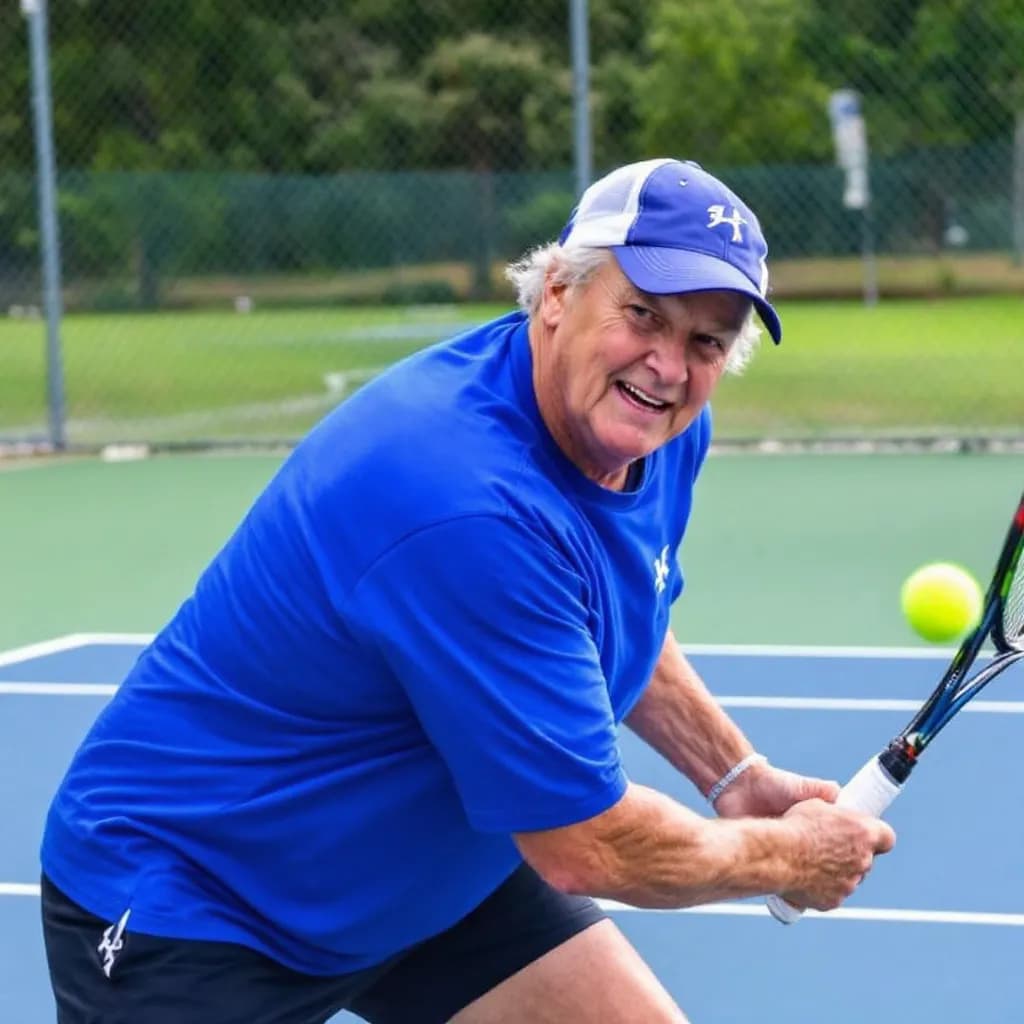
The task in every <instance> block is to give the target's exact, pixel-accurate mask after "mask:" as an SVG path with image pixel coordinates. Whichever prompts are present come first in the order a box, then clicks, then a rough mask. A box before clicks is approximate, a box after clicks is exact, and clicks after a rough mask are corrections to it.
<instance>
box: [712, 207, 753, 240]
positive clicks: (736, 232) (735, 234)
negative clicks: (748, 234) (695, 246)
mask: <svg viewBox="0 0 1024 1024" xmlns="http://www.w3.org/2000/svg"><path fill="white" fill-rule="evenodd" d="M708 213H709V214H710V215H711V220H709V221H708V224H707V226H708V227H709V228H716V227H718V225H719V224H731V225H732V240H733V241H734V242H742V241H743V235H742V233H741V232H740V225H741V224H746V223H747V222H746V221H745V220H744V219H743V218H742V217H741V216H740V212H739V210H737V209H736V207H735V206H734V207H733V208H732V216H731V217H726V215H725V207H724V206H709V207H708Z"/></svg>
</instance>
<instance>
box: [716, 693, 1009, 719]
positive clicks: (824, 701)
mask: <svg viewBox="0 0 1024 1024" xmlns="http://www.w3.org/2000/svg"><path fill="white" fill-rule="evenodd" d="M717 700H718V703H719V704H721V705H722V707H726V708H762V709H772V710H785V711H790V710H792V711H917V710H918V708H920V707H921V701H919V700H893V699H878V700H875V699H872V698H868V697H728V696H726V697H718V698H717ZM960 710H961V711H974V712H982V713H988V714H990V715H993V714H996V715H1021V714H1024V701H1021V700H975V701H971V702H970V703H968V704H965V705H964V706H963V707H962V708H961V709H960Z"/></svg>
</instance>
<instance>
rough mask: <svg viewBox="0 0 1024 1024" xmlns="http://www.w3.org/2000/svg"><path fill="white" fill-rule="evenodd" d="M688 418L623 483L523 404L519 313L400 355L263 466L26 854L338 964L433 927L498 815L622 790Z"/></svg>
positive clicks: (313, 966) (89, 905)
mask: <svg viewBox="0 0 1024 1024" xmlns="http://www.w3.org/2000/svg"><path fill="white" fill-rule="evenodd" d="M709 439H710V419H709V414H708V413H707V412H705V413H703V414H702V415H701V416H700V417H699V418H698V419H697V420H696V421H695V422H694V424H693V425H692V426H691V427H690V428H689V429H688V430H687V431H686V432H685V433H684V434H682V435H681V436H680V437H678V438H676V439H675V440H673V441H672V442H670V443H669V444H667V445H665V446H664V447H662V448H661V449H659V450H658V451H656V452H655V453H654V454H653V455H651V456H650V457H649V458H648V459H647V460H646V465H645V467H644V474H643V480H642V483H641V485H640V486H639V488H638V489H637V490H635V491H632V492H613V491H609V490H606V489H604V488H602V487H600V486H598V485H597V484H595V483H593V482H592V481H590V480H588V479H587V478H585V477H584V476H583V475H582V474H581V473H580V472H579V471H578V470H577V469H576V468H575V466H574V465H573V464H571V463H570V462H569V461H568V459H567V458H566V457H565V456H564V455H563V454H562V452H561V451H560V449H559V448H558V447H557V446H556V445H555V443H554V441H553V439H552V438H551V435H550V434H549V433H548V431H547V429H546V427H545V426H544V424H543V421H542V420H541V418H540V415H539V413H538V409H537V405H536V401H535V397H534V392H533V387H532V382H531V354H530V349H529V343H528V338H527V322H526V319H525V318H524V317H523V316H522V315H521V314H511V315H509V316H506V317H503V318H502V319H500V320H497V321H494V322H492V323H490V324H487V325H484V326H483V327H480V328H478V329H475V330H472V331H470V332H468V333H466V334H463V335H461V336H459V337H457V338H455V339H453V340H451V341H449V342H445V343H443V344H440V345H437V346H434V347H432V348H430V349H427V350H424V351H423V352H421V353H418V354H417V355H415V356H413V357H411V358H409V359H407V360H405V361H403V362H402V363H400V364H398V365H397V366H395V367H394V368H392V369H391V370H389V371H388V372H386V373H384V374H382V375H381V376H380V377H379V378H378V379H376V380H375V381H374V382H372V383H370V384H368V385H367V386H366V387H364V388H363V389H362V390H360V391H359V392H358V393H357V394H356V395H355V396H354V397H352V398H351V399H349V400H348V401H347V402H345V403H344V404H343V405H341V406H340V407H339V408H338V409H337V410H335V411H334V412H333V413H331V414H330V415H329V416H327V417H326V418H325V419H324V420H323V422H322V423H321V424H320V425H319V426H317V427H316V428H315V429H314V430H313V431H312V432H311V433H310V434H309V436H308V437H307V438H306V439H305V440H304V441H303V442H302V443H301V444H300V445H299V446H298V447H297V448H296V449H295V451H294V452H293V453H292V454H291V456H290V457H289V458H288V459H287V460H286V461H285V463H284V464H283V465H282V467H281V469H280V470H279V471H278V473H277V475H276V476H275V477H274V479H273V480H272V481H271V482H270V484H269V485H268V486H267V488H266V490H265V491H264V492H263V493H262V494H261V495H260V497H259V498H257V500H256V502H255V503H254V505H253V506H252V508H251V509H250V511H249V512H248V514H247V515H246V517H245V519H244V520H243V522H242V523H241V525H240V526H239V528H238V529H237V531H236V532H235V533H234V535H233V536H232V537H231V538H230V540H229V541H228V543H227V544H226V545H225V547H224V548H223V550H221V551H220V553H219V554H218V555H217V556H216V557H215V558H214V559H213V561H212V562H211V564H210V565H209V567H208V568H207V569H206V570H205V572H204V573H203V574H202V576H201V577H200V579H199V581H198V583H197V585H196V589H195V592H194V593H193V594H192V596H191V597H190V598H189V599H188V600H187V601H186V602H185V603H184V604H183V605H182V607H181V608H180V609H179V610H178V612H177V614H176V615H175V616H174V618H173V619H172V620H171V621H170V623H169V624H168V625H167V626H166V627H165V628H164V629H163V630H162V631H161V632H160V633H159V635H158V636H157V637H156V638H155V639H154V641H153V642H152V644H151V645H150V646H149V647H148V648H147V649H146V650H145V651H144V652H143V654H142V655H141V656H140V658H139V660H138V662H137V663H136V665H135V666H134V667H133V669H132V670H131V672H130V673H129V675H128V677H127V679H125V681H124V683H123V685H122V686H121V687H120V688H119V690H118V693H117V694H116V696H115V697H114V698H113V699H112V701H111V702H110V704H109V705H108V706H107V707H106V708H105V709H104V711H103V712H102V713H101V714H100V716H99V718H98V719H97V721H96V723H95V725H94V726H93V728H92V729H91V731H90V732H89V734H88V735H87V737H86V738H85V740H84V742H83V744H82V746H81V748H80V749H79V750H78V752H77V754H76V756H75V758H74V760H73V762H72V764H71V766H70V769H69V771H68V773H67V776H66V777H65V779H64V781H63V783H62V785H61V787H60V790H59V791H58V793H57V795H56V797H55V799H54V802H53V805H52V807H51V810H50V814H49V818H48V822H47V828H46V834H45V838H44V841H43V848H42V863H43V868H44V870H45V871H46V872H47V874H48V875H49V876H50V877H51V878H52V880H53V881H54V882H55V883H56V885H57V886H58V887H59V888H60V889H62V890H63V891H64V892H65V893H67V894H68V895H69V896H70V897H71V898H72V899H73V900H74V901H75V902H77V903H79V904H81V905H82V906H83V907H85V908H86V909H87V910H89V911H91V912H92V913H94V914H97V915H99V916H100V917H101V918H104V919H106V920H110V921H114V920H116V919H118V918H119V917H120V916H121V914H122V913H123V912H124V911H125V910H126V909H130V910H131V916H130V919H129V932H131V931H133V930H134V931H136V932H141V933H151V934H156V935H163V936H169V937H178V938H194V939H211V940H221V941H229V942H238V943H242V944H244V945H247V946H250V947H253V948H256V949H258V950H261V951H263V952H265V953H266V954H268V955H269V956H271V957H273V958H275V959H277V960H278V961H280V962H282V963H284V964H286V965H288V966H290V967H292V968H295V969H297V970H301V971H305V972H309V973H314V974H334V973H345V972H349V971H353V970H357V969H360V968H364V967H368V966H370V965H373V964H376V963H379V962H381V961H383V960H385V959H387V958H388V957H389V956H391V955H393V954H395V953H396V952H398V951H400V950H402V949H404V948H406V947H409V946H410V945H412V944H414V943H416V942H419V941H421V940H423V939H425V938H427V937H429V936H431V935H434V934H437V933H438V932H440V931H443V930H444V929H446V928H447V927H449V926H450V925H452V924H454V923H455V922H456V921H457V920H459V919H460V918H461V917H463V916H464V915H465V914H466V913H468V912H469V911H470V910H471V909H472V908H473V907H475V906H477V905H478V904H479V903H480V902H482V901H483V900H484V899H485V898H486V897H487V896H488V895H489V894H490V893H491V892H492V891H493V890H494V889H496V888H497V887H498V886H499V885H500V884H501V883H502V882H503V881H504V880H505V879H506V878H507V877H508V876H509V875H510V874H511V873H512V872H513V871H514V870H515V869H516V868H517V867H518V866H519V864H520V863H521V860H520V857H519V854H518V852H517V848H516V846H515V844H514V842H513V840H512V838H511V833H513V832H518V831H529V830H534V829H547V828H552V827H555V826H560V825H567V824H570V823H573V822H577V821H582V820H584V819H586V818H590V817H592V816H594V815H596V814H598V813H600V812H602V811H604V810H606V809H607V808H608V807H610V806H611V805H613V804H614V803H615V802H616V801H617V800H619V799H620V798H621V796H622V794H623V792H624V791H625V787H626V778H625V776H624V774H623V770H622V767H621V764H620V760H619V749H618V744H617V735H616V734H617V727H618V724H619V723H620V722H621V720H622V719H623V718H624V717H625V716H626V715H627V714H628V713H629V711H630V709H631V708H632V707H633V705H634V704H635V703H636V701H637V699H638V698H639V697H640V695H641V693H642V691H643V689H644V686H645V685H646V683H647V680H648V678H649V676H650V673H651V671H652V668H653V666H654V663H655V660H656V659H657V656H658V653H659V650H660V648H661V645H662V643H663V640H664V637H665V632H666V629H667V626H668V617H669V605H670V603H671V601H672V600H674V599H675V597H677V596H678V594H679V593H680V591H681V589H682V578H681V576H680V573H679V569H678V566H677V561H676V550H677V547H678V545H679V543H680V540H681V539H682V536H683V531H684V529H685V526H686V521H687V517H688V515H689V511H690V499H691V488H692V484H693V481H694V478H695V477H696V475H697V472H698V470H699V468H700V465H701V462H702V460H703V458H704V455H705V453H706V451H707V447H708V443H709Z"/></svg>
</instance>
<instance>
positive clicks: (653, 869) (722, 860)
mask: <svg viewBox="0 0 1024 1024" xmlns="http://www.w3.org/2000/svg"><path fill="white" fill-rule="evenodd" d="M514 838H515V840H516V843H517V845H518V846H519V849H520V852H521V853H522V855H523V857H524V859H525V860H526V861H527V862H528V863H529V864H530V865H531V866H532V867H533V868H534V869H535V870H536V871H537V872H538V873H539V874H540V875H541V876H542V877H543V878H545V879H546V880H547V881H548V882H549V883H550V884H551V885H553V886H555V887H556V888H558V889H561V890H562V891H564V892H573V893H585V894H587V895H591V896H604V897H609V898H611V899H615V900H620V901H622V902H624V903H630V904H633V905H634V906H638V907H659V908H668V907H686V906H695V905H697V904H701V903H706V902H711V901H714V900H723V899H735V898H741V897H745V896H757V895H762V894H765V893H769V892H780V893H782V894H784V895H785V897H786V899H787V900H788V901H789V902H790V903H792V904H793V905H794V906H799V907H814V908H815V909H818V910H830V909H832V908H833V907H836V906H838V905H839V904H840V903H841V902H842V901H843V900H844V899H846V898H847V897H848V896H849V895H850V894H851V893H852V892H853V890H854V889H855V888H856V887H857V884H858V883H859V882H860V880H861V878H863V876H864V874H865V873H866V872H867V871H868V869H869V868H870V867H871V862H872V859H873V857H874V855H875V854H876V853H885V852H887V851H888V850H889V849H891V847H892V845H893V843H894V842H895V835H894V834H893V832H892V829H890V828H889V826H888V825H886V824H885V823H884V822H882V821H879V820H878V819H875V818H870V817H867V816H866V815H863V814H860V813H859V812H857V811H851V810H848V809H845V808H841V807H836V806H835V805H834V804H829V803H826V802H824V801H822V800H808V801H805V802H803V803H800V804H797V805H796V806H795V807H793V808H792V809H791V810H790V811H789V812H787V814H786V815H785V816H783V817H781V818H734V819H726V818H717V819H707V818H703V817H701V816H700V815H698V814H695V813H694V812H693V811H691V810H689V809H688V808H686V807H683V806H682V805H680V804H678V803H676V802H675V801H674V800H672V799H671V798H669V797H667V796H665V795H664V794H662V793H658V792H656V791H655V790H652V789H648V788H646V787H644V786H638V785H635V784H631V785H630V786H629V787H628V789H627V790H626V793H625V795H624V796H623V797H622V799H621V800H619V802H618V803H616V804H615V805H614V806H613V807H611V808H609V809H608V810H607V811H605V812H604V813H602V814H599V815H597V816H595V817H593V818H590V819H588V820H586V821H582V822H579V823H577V824H574V825H566V826H564V827H562V828H555V829H547V830H545V831H540V832H520V833H517V834H516V835H515V837H514Z"/></svg>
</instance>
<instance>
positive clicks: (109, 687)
mask: <svg viewBox="0 0 1024 1024" xmlns="http://www.w3.org/2000/svg"><path fill="white" fill-rule="evenodd" d="M116 692H117V685H116V684H114V683H37V682H19V681H6V682H0V695H4V694H10V695H20V696H25V697H112V696H113V695H114V694H115V693H116ZM716 699H717V701H718V703H719V704H721V705H722V707H726V708H758V709H762V710H769V711H776V710H782V711H916V710H917V709H918V708H919V707H920V706H921V702H920V701H919V700H892V699H879V700H872V699H870V698H861V697H733V696H728V695H726V696H722V697H718V698H716ZM961 710H962V711H970V712H974V713H975V714H977V713H982V714H985V713H987V714H990V715H1024V701H1020V700H976V701H972V702H971V703H969V704H967V705H965V706H964V707H963V708H962V709H961Z"/></svg>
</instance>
